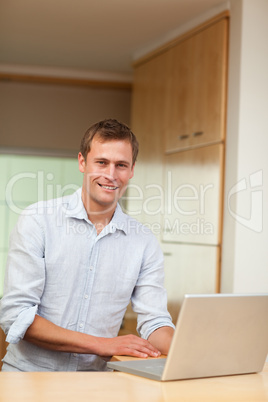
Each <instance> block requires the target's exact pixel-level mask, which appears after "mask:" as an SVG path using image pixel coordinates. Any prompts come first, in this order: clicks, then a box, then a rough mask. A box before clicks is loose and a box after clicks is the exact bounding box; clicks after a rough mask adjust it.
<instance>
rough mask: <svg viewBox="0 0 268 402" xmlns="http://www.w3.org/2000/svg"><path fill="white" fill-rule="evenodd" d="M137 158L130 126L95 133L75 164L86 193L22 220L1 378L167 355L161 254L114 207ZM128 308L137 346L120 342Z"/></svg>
mask: <svg viewBox="0 0 268 402" xmlns="http://www.w3.org/2000/svg"><path fill="white" fill-rule="evenodd" d="M137 153H138V143H137V140H136V138H135V136H134V134H133V133H132V132H131V131H130V129H129V128H128V127H127V126H125V125H124V124H121V123H119V122H118V121H116V120H104V121H102V122H99V123H96V124H94V125H93V126H92V127H91V128H90V129H89V130H88V131H87V132H86V134H85V136H84V138H83V139H82V142H81V149H80V152H79V155H78V162H79V169H80V171H81V172H82V173H83V174H84V176H83V185H82V189H79V190H78V191H77V192H75V193H74V194H73V195H71V196H67V197H63V198H59V199H56V200H50V201H47V202H38V203H36V204H34V205H32V206H30V207H28V208H27V209H26V210H25V211H24V213H23V214H22V216H21V217H20V219H19V221H18V224H17V226H16V228H15V229H14V231H13V233H12V236H11V243H10V251H9V256H8V262H7V270H6V278H5V289H4V296H3V299H2V300H1V304H0V317H1V318H0V324H1V326H2V328H3V330H4V331H5V333H6V334H7V341H8V342H9V346H8V350H7V353H6V356H5V357H4V359H3V362H4V363H3V368H2V370H3V371H76V370H105V369H106V360H107V358H109V357H111V356H112V355H130V356H137V357H148V356H152V357H157V356H159V354H160V353H163V354H166V353H167V352H168V349H169V345H170V342H171V339H172V336H173V329H174V326H173V324H172V322H171V318H170V315H169V314H168V312H167V308H166V304H167V300H166V292H165V290H164V288H163V279H164V273H163V256H162V253H161V250H160V248H159V246H158V244H157V241H156V239H155V237H154V236H153V235H152V233H151V232H150V231H149V230H148V229H147V228H145V227H144V226H143V225H141V224H139V223H138V222H137V221H136V220H134V219H132V218H130V217H129V216H128V215H126V214H124V213H123V212H122V210H121V208H120V206H119V205H118V200H119V199H120V197H121V196H122V195H123V193H124V191H125V190H126V187H127V184H128V181H129V179H131V178H132V177H133V173H134V165H135V160H136V157H137ZM130 300H131V301H132V305H133V309H134V311H136V312H137V313H138V324H137V328H138V331H139V333H140V335H141V337H138V336H134V335H126V336H118V331H119V329H120V325H121V323H122V319H123V316H124V313H125V311H126V308H127V306H128V304H129V301H130Z"/></svg>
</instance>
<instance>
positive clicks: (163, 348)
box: [148, 327, 174, 355]
mask: <svg viewBox="0 0 268 402" xmlns="http://www.w3.org/2000/svg"><path fill="white" fill-rule="evenodd" d="M173 335H174V329H173V328H171V327H161V328H158V329H156V330H155V331H154V332H152V334H151V335H150V336H149V338H148V341H149V342H150V343H151V344H152V345H154V346H155V347H156V348H157V349H158V350H159V351H160V352H161V353H162V354H163V355H167V354H168V351H169V348H170V344H171V341H172V338H173Z"/></svg>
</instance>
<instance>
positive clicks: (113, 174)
mask: <svg viewBox="0 0 268 402" xmlns="http://www.w3.org/2000/svg"><path fill="white" fill-rule="evenodd" d="M108 174H109V176H110V179H116V168H115V165H114V164H113V163H110V164H109V169H108Z"/></svg>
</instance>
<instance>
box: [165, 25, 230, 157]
mask: <svg viewBox="0 0 268 402" xmlns="http://www.w3.org/2000/svg"><path fill="white" fill-rule="evenodd" d="M227 38H228V21H227V19H226V18H225V19H222V20H220V21H218V22H215V23H213V24H212V25H209V26H208V27H206V28H205V29H203V30H201V31H200V32H196V33H195V34H193V35H192V36H190V37H189V38H187V39H185V40H183V41H182V42H180V43H178V44H177V45H176V46H174V47H172V48H171V49H170V50H168V51H167V53H166V54H165V56H164V57H165V58H166V59H167V60H166V61H165V63H166V65H167V73H166V74H167V78H166V79H167V87H166V95H165V96H166V105H165V115H164V118H165V151H166V152H170V151H177V150H180V149H184V148H188V147H192V146H199V145H200V144H209V143H211V142H215V141H221V140H223V139H224V134H225V106H226V82H227V75H226V68H227Z"/></svg>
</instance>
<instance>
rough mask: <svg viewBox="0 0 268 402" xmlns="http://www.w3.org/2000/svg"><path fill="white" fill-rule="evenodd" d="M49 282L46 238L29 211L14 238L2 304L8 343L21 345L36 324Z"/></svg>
mask: <svg viewBox="0 0 268 402" xmlns="http://www.w3.org/2000/svg"><path fill="white" fill-rule="evenodd" d="M44 282H45V263H44V234H43V231H42V229H41V226H40V224H39V223H38V216H37V215H36V214H34V210H31V209H30V208H29V209H26V210H25V211H24V212H23V214H22V215H21V216H20V218H19V220H18V223H17V225H16V227H15V229H14V230H13V232H12V234H11V237H10V248H9V254H8V258H7V266H6V273H5V282H4V295H3V298H2V299H1V301H0V325H1V327H2V329H3V330H4V332H5V334H6V335H7V342H9V343H18V342H19V341H20V340H21V339H22V338H23V337H24V334H25V332H26V330H27V329H28V327H29V326H30V325H31V324H32V322H33V321H34V317H35V315H36V313H37V310H38V305H39V304H40V299H41V296H42V293H43V289H44Z"/></svg>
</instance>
